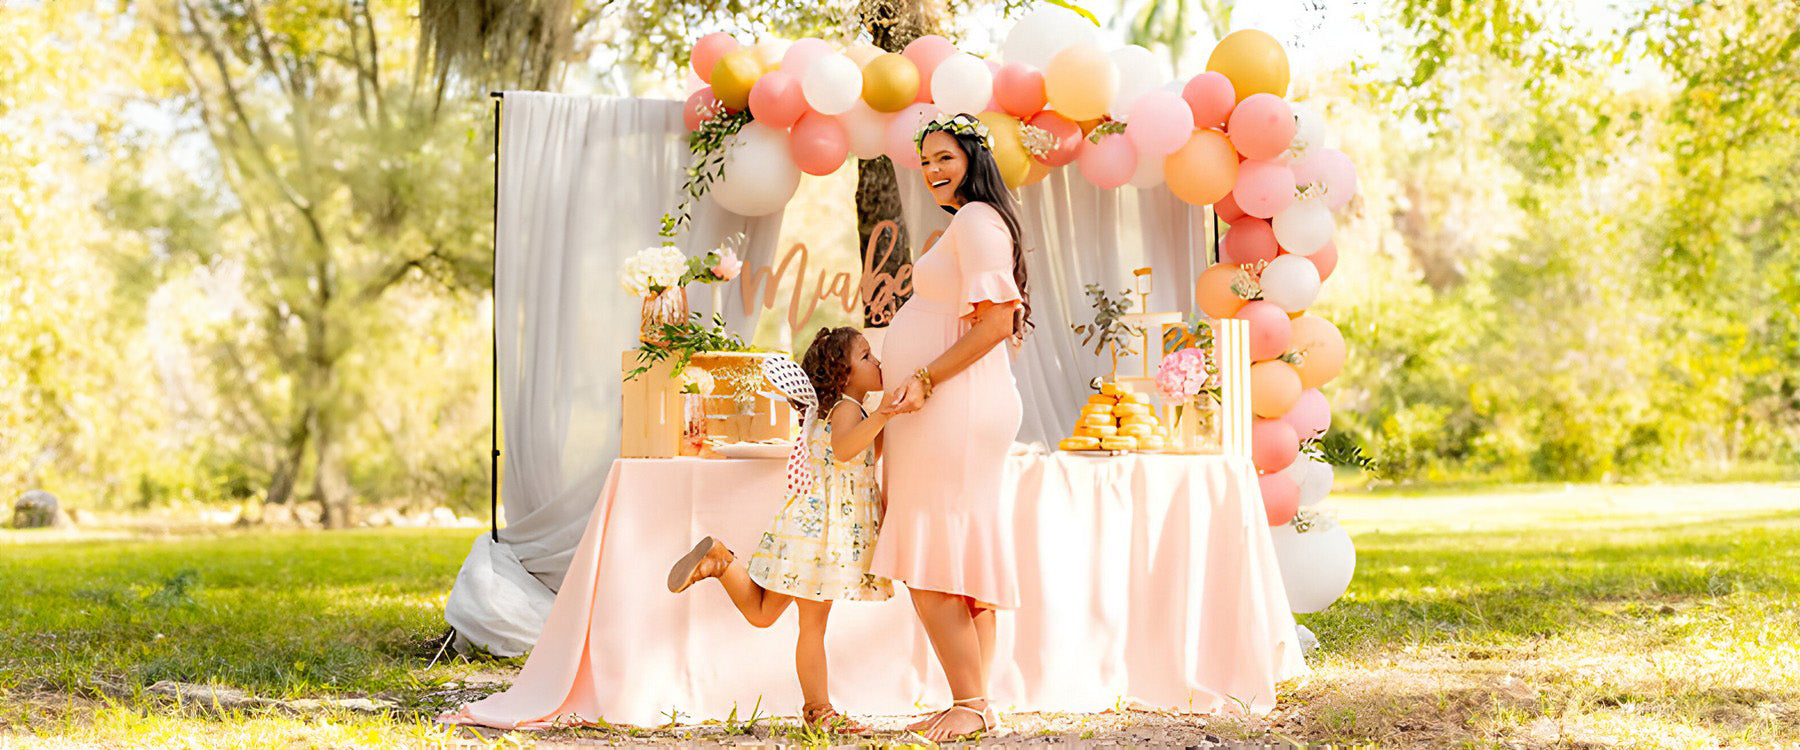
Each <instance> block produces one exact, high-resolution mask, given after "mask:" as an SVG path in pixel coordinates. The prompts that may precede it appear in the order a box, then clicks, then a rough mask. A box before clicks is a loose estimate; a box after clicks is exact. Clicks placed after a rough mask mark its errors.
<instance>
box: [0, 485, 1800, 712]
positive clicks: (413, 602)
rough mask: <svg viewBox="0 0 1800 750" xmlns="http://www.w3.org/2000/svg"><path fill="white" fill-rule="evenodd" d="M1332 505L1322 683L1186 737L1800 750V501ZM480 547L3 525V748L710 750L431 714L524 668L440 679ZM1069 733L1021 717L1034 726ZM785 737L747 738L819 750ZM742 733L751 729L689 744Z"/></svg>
mask: <svg viewBox="0 0 1800 750" xmlns="http://www.w3.org/2000/svg"><path fill="white" fill-rule="evenodd" d="M1329 507H1331V508H1334V509H1335V510H1336V512H1337V514H1338V516H1339V518H1340V520H1341V521H1342V522H1343V523H1344V525H1345V526H1346V527H1347V528H1348V529H1349V530H1350V531H1351V533H1352V535H1353V537H1354V539H1355V541H1356V544H1357V548H1358V553H1359V557H1358V570H1357V576H1356V581H1355V583H1354V584H1353V585H1352V588H1351V591H1350V593H1349V595H1347V596H1346V597H1345V598H1344V599H1343V600H1342V601H1340V602H1339V603H1338V604H1336V605H1334V606H1333V607H1332V608H1331V609H1329V610H1327V611H1326V612H1324V613H1321V614H1318V615H1307V616H1303V617H1302V618H1301V619H1302V622H1303V623H1304V624H1306V625H1308V626H1309V627H1311V628H1312V629H1313V630H1314V631H1315V632H1316V633H1317V634H1318V637H1319V639H1320V642H1321V647H1320V650H1319V651H1318V652H1315V653H1314V654H1313V656H1312V659H1311V661H1312V663H1313V664H1314V666H1315V670H1316V671H1315V673H1314V674H1313V675H1312V676H1310V677H1307V678H1304V679H1301V680H1297V681H1295V682H1294V683H1292V684H1290V685H1289V686H1288V687H1289V692H1288V694H1287V695H1285V696H1284V700H1283V703H1282V706H1281V707H1280V708H1278V709H1277V710H1276V712H1275V713H1274V714H1272V715H1271V716H1269V717H1266V718H1264V719H1258V720H1252V721H1248V722H1241V721H1227V720H1214V721H1208V722H1204V723H1199V722H1193V721H1191V720H1188V719H1178V720H1175V723H1178V724H1184V725H1189V726H1192V727H1193V729H1194V731H1196V732H1198V731H1200V730H1204V731H1206V732H1211V733H1213V734H1218V735H1222V736H1226V737H1241V738H1251V737H1259V736H1264V735H1265V734H1274V735H1277V736H1280V737H1286V738H1292V739H1294V740H1297V741H1300V742H1304V743H1315V744H1332V745H1337V746H1350V745H1374V746H1383V747H1434V748H1435V747H1614V746H1616V747H1720V746H1727V747H1767V746H1780V745H1800V646H1796V642H1797V640H1796V639H1797V636H1800V598H1797V597H1796V594H1795V592H1796V591H1797V590H1800V485H1797V484H1793V483H1787V484H1753V485H1743V484H1740V485H1692V486H1681V487H1636V488H1616V487H1595V486H1577V487H1569V488H1563V487H1534V488H1531V489H1530V490H1529V491H1509V490H1506V489H1504V488H1502V489H1499V490H1493V491H1483V492H1478V493H1470V492H1461V491H1459V492H1458V493H1456V494H1454V495H1446V494H1430V493H1426V494H1418V493H1415V492H1407V493H1396V492H1387V493H1345V494H1341V495H1338V496H1334V497H1333V498H1332V499H1331V500H1330V501H1329ZM473 535H474V532H472V531H470V530H467V529H456V530H366V531H350V532H336V533H320V532H261V533H215V534H179V535H172V536H155V537H148V536H142V535H131V534H123V535H110V536H107V535H102V536H99V537H95V536H93V535H91V534H90V535H78V536H73V537H70V536H59V535H55V534H42V533H35V532H22V531H0V611H3V612H6V613H7V616H6V617H5V618H0V747H14V746H18V747H36V746H44V747H70V746H82V745H104V746H109V747H110V746H138V747H288V746H293V747H307V746H320V747H389V746H391V747H421V746H493V747H516V746H520V745H528V744H530V743H532V742H533V741H541V742H542V743H543V744H545V745H554V744H559V743H561V742H565V741H571V740H578V739H579V740H582V741H593V740H612V741H617V742H621V743H636V742H658V741H661V742H670V741H679V740H681V739H682V738H683V737H692V736H697V735H696V734H695V732H696V730H695V729H693V728H685V729H677V730H660V731H659V730H653V729H652V730H642V731H640V730H622V729H621V730H610V731H608V730H582V731H579V732H566V733H556V734H551V735H548V736H543V735H529V734H510V735H498V736H493V735H489V736H485V737H478V736H474V735H472V734H470V733H468V732H466V731H452V730H448V729H445V728H440V727H438V726H436V725H434V724H432V723H431V721H430V717H431V716H432V715H434V714H435V713H436V712H437V711H438V710H441V709H442V708H444V707H447V705H448V704H449V703H451V702H454V701H455V700H456V699H457V698H459V697H462V696H466V695H467V694H469V691H468V689H467V688H468V684H467V680H468V679H469V677H470V676H471V675H474V674H476V673H494V672H500V673H506V672H509V671H510V670H512V669H513V668H514V667H515V666H516V662H493V661H487V662H478V663H469V662H463V661H458V660H442V659H440V660H438V663H437V664H436V665H434V666H429V667H428V666H427V665H428V664H430V663H431V662H432V660H433V657H434V656H436V653H437V652H436V648H435V646H436V643H435V638H436V637H437V636H438V635H440V634H441V633H442V630H443V625H442V619H441V608H442V605H443V598H444V594H445V592H446V590H447V589H448V587H449V584H450V582H451V580H452V579H453V577H454V575H455V572H456V569H457V566H458V565H459V564H460V563H461V560H462V556H463V554H464V552H465V551H466V550H467V548H468V544H469V541H470V540H471V538H472V537H473ZM165 680H166V681H174V682H181V683H201V684H213V685H219V686H225V687H229V688H237V689H241V690H242V691H245V692H247V693H250V694H253V695H255V696H258V697H261V698H270V699H281V700H296V699H320V698H323V699H347V698H358V697H371V698H377V699H381V700H384V701H386V702H387V704H385V707H383V708H381V709H380V710H378V711H375V712H372V713H371V712H363V711H358V710H354V709H353V708H349V707H335V706H331V705H326V706H321V707H307V708H306V709H304V710H294V709H292V708H285V707H279V706H272V705H263V706H248V707H247V706H244V705H241V704H238V705H225V704H218V703H216V702H212V701H198V702H195V701H191V700H188V701H180V702H177V701H176V700H174V699H171V698H169V697H167V696H165V695H163V694H161V693H159V692H156V691H152V690H151V688H152V686H153V685H156V684H157V683H159V682H161V681H165ZM447 683H454V684H453V685H452V684H447ZM1090 719H1091V722H1090ZM1073 721H1075V722H1079V723H1081V724H1083V725H1089V724H1091V726H1089V728H1088V729H1084V730H1080V731H1079V733H1077V732H1076V731H1075V730H1070V731H1068V732H1067V733H1066V734H1067V736H1066V738H1067V739H1073V738H1076V737H1089V738H1093V739H1101V740H1105V739H1108V738H1109V737H1112V738H1114V739H1119V740H1121V741H1126V742H1129V741H1130V738H1131V737H1133V736H1137V737H1140V738H1142V737H1147V736H1149V735H1132V734H1131V733H1130V730H1131V729H1132V725H1133V724H1134V723H1159V724H1161V725H1167V724H1168V723H1169V721H1170V720H1169V719H1168V717H1150V716H1141V715H1136V716H1134V715H1122V716H1112V717H1074V719H1073ZM1070 722H1071V719H1070V717H1016V719H1015V720H1011V721H1009V724H1010V725H1011V726H1013V727H1014V728H1017V729H1020V730H1021V734H1031V735H1032V736H1036V735H1038V734H1051V733H1057V732H1058V731H1059V730H1058V729H1057V728H1058V727H1067V726H1070V725H1071V724H1070ZM782 726H783V725H781V724H775V725H770V724H769V723H767V722H765V723H763V724H761V725H760V726H759V727H758V728H757V729H756V730H755V731H756V732H758V733H759V734H760V735H761V736H767V734H768V732H769V731H770V730H771V728H773V729H774V731H775V732H776V734H777V736H787V737H788V738H790V739H794V740H802V739H805V738H804V736H803V735H801V734H799V733H798V732H795V731H792V730H791V729H783V728H782ZM734 731H746V730H745V728H744V727H741V726H729V727H717V726H715V727H711V728H708V729H707V731H706V732H705V733H702V735H700V736H707V737H714V738H717V737H718V736H719V735H721V734H729V733H730V732H734ZM1109 733H1111V734H1109ZM1018 738H1019V737H1018V735H1014V737H1013V739H1014V740H1017V739H1018ZM744 739H749V737H745V738H744ZM1144 741H1147V740H1144Z"/></svg>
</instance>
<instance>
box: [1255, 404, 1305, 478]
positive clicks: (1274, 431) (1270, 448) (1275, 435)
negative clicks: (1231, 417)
mask: <svg viewBox="0 0 1800 750" xmlns="http://www.w3.org/2000/svg"><path fill="white" fill-rule="evenodd" d="M1299 455H1300V437H1299V436H1298V435H1295V434H1294V428H1293V427H1291V426H1289V425H1288V423H1286V422H1283V421H1281V420H1279V419H1258V420H1256V421H1255V422H1252V423H1250V462H1251V463H1254V464H1256V468H1258V469H1261V470H1263V471H1266V472H1268V473H1270V474H1273V473H1275V472H1278V471H1281V470H1282V469H1285V468H1287V467H1288V465H1289V464H1292V463H1293V462H1294V459H1295V458H1297V457H1299ZM1296 489H1298V488H1296Z"/></svg>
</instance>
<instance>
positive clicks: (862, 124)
mask: <svg viewBox="0 0 1800 750" xmlns="http://www.w3.org/2000/svg"><path fill="white" fill-rule="evenodd" d="M838 123H839V124H841V125H843V126H844V134H845V135H846V136H848V137H849V138H850V153H851V154H853V155H855V156H856V158H858V159H873V158H875V157H877V156H880V155H881V149H882V145H883V144H884V143H885V142H886V140H887V125H888V117H887V115H884V114H881V113H880V112H876V111H875V110H873V109H870V108H869V105H867V104H863V103H862V102H857V103H856V106H853V107H851V108H850V110H849V111H848V112H845V113H843V114H841V115H838Z"/></svg>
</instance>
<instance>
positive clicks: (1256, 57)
mask: <svg viewBox="0 0 1800 750" xmlns="http://www.w3.org/2000/svg"><path fill="white" fill-rule="evenodd" d="M1206 70H1207V72H1209V73H1219V74H1222V75H1224V76H1225V77H1226V78H1227V79H1230V80H1231V89H1232V91H1233V92H1234V93H1236V94H1237V100H1238V101H1239V102H1242V101H1244V100H1245V99H1248V98H1250V95H1251V94H1274V95H1276V96H1279V97H1283V98H1285V97H1286V96H1287V90H1288V59H1287V52H1286V51H1284V50H1282V49H1281V42H1278V41H1275V37H1272V36H1269V34H1268V32H1264V31H1257V30H1256V29H1242V30H1239V31H1233V32H1231V33H1230V34H1226V35H1225V38H1224V39H1220V40H1219V46H1217V47H1214V48H1213V51H1212V55H1211V56H1209V57H1207V58H1206Z"/></svg>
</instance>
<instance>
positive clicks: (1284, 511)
mask: <svg viewBox="0 0 1800 750" xmlns="http://www.w3.org/2000/svg"><path fill="white" fill-rule="evenodd" d="M1288 463H1290V464H1292V463H1293V462H1292V461H1290V462H1288ZM1256 484H1257V486H1258V487H1259V488H1260V489H1261V490H1262V499H1263V513H1264V515H1266V516H1267V517H1268V519H1269V525H1270V526H1280V525H1282V524H1284V523H1287V522H1289V521H1292V520H1294V515H1295V514H1297V513H1299V512H1300V485H1298V484H1296V483H1295V482H1294V480H1292V479H1289V478H1288V476H1287V475H1286V474H1279V473H1270V474H1261V475H1258V476H1257V477H1256Z"/></svg>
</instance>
